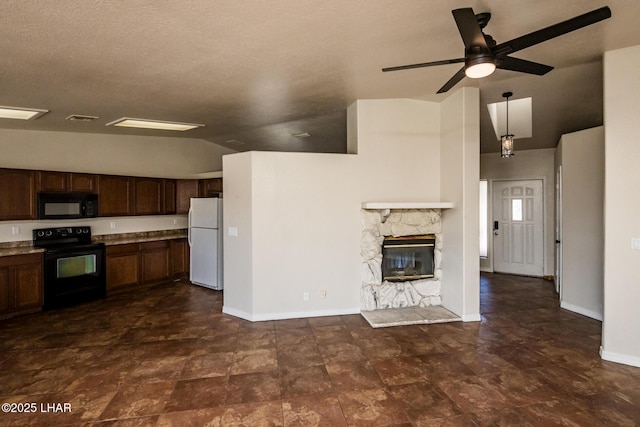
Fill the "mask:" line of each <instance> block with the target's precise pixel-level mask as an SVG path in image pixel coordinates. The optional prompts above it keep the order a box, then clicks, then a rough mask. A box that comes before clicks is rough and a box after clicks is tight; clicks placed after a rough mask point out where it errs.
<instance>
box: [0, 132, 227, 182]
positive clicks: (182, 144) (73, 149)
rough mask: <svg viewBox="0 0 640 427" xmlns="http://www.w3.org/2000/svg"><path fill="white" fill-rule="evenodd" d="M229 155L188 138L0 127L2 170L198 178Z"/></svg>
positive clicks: (215, 167) (218, 168)
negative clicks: (224, 156) (225, 155)
mask: <svg viewBox="0 0 640 427" xmlns="http://www.w3.org/2000/svg"><path fill="white" fill-rule="evenodd" d="M234 152H235V151H233V150H229V149H227V148H224V147H221V146H219V145H216V144H213V143H211V142H207V141H204V140H201V139H192V138H181V137H151V136H135V135H111V134H109V135H108V134H95V133H74V132H48V131H29V130H14V129H0V153H2V155H0V167H3V168H16V169H39V170H53V171H66V172H87V173H101V174H110V175H130V176H144V177H159V178H199V177H200V176H199V174H202V173H208V172H214V171H221V170H222V156H223V155H224V154H230V153H234Z"/></svg>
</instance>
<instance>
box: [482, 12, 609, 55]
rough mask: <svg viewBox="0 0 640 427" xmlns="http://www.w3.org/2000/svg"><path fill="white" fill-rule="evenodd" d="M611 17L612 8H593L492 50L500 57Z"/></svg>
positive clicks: (501, 44)
mask: <svg viewBox="0 0 640 427" xmlns="http://www.w3.org/2000/svg"><path fill="white" fill-rule="evenodd" d="M610 17H611V9H609V8H608V7H606V6H605V7H601V8H600V9H596V10H592V11H591V12H587V13H585V14H583V15H579V16H576V17H575V18H571V19H568V20H566V21H563V22H560V23H558V24H555V25H552V26H550V27H547V28H543V29H541V30H538V31H534V32H533V33H529V34H526V35H524V36H521V37H518V38H515V39H513V40H510V41H508V42H504V43H500V44H499V45H497V46H496V47H495V48H493V49H492V50H493V53H495V55H496V56H498V57H500V56H504V55H509V54H511V53H513V52H517V51H519V50H522V49H524V48H527V47H530V46H533V45H536V44H538V43H542V42H544V41H547V40H550V39H553V38H555V37H558V36H561V35H563V34H567V33H570V32H571V31H575V30H579V29H580V28H583V27H586V26H588V25H591V24H595V23H596V22H600V21H602V20H604V19H607V18H610Z"/></svg>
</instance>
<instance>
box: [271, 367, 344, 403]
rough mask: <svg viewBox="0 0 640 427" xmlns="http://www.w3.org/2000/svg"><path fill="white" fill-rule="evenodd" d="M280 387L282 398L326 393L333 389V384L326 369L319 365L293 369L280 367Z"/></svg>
mask: <svg viewBox="0 0 640 427" xmlns="http://www.w3.org/2000/svg"><path fill="white" fill-rule="evenodd" d="M280 389H281V390H282V398H283V399H290V398H295V397H300V396H308V395H312V394H322V393H326V392H329V391H331V390H333V385H332V384H331V378H330V377H329V373H328V372H327V369H326V368H325V367H324V366H322V365H319V366H311V367H308V368H302V369H294V370H289V369H284V370H283V369H281V370H280Z"/></svg>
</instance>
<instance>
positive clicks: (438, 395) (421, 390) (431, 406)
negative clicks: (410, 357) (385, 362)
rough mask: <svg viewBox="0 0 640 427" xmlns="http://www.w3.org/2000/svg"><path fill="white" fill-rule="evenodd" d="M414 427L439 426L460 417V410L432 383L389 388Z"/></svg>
mask: <svg viewBox="0 0 640 427" xmlns="http://www.w3.org/2000/svg"><path fill="white" fill-rule="evenodd" d="M389 391H390V393H391V395H392V396H393V397H395V398H396V400H398V401H399V402H401V403H402V405H403V406H404V408H405V412H406V414H407V415H408V417H409V419H410V420H411V422H412V423H414V424H416V425H439V424H441V423H443V422H444V421H445V420H449V419H451V418H455V417H457V416H459V415H462V414H463V412H462V410H461V409H460V408H459V407H458V405H456V404H455V403H454V402H453V400H451V399H450V398H449V397H448V396H447V395H446V394H445V393H444V392H443V391H442V390H440V388H439V387H438V386H437V385H435V384H434V383H430V382H417V383H413V384H407V385H399V386H392V387H389Z"/></svg>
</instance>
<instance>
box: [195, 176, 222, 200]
mask: <svg viewBox="0 0 640 427" xmlns="http://www.w3.org/2000/svg"><path fill="white" fill-rule="evenodd" d="M199 194H200V197H219V196H220V195H221V194H222V178H210V179H202V180H200V182H199Z"/></svg>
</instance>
